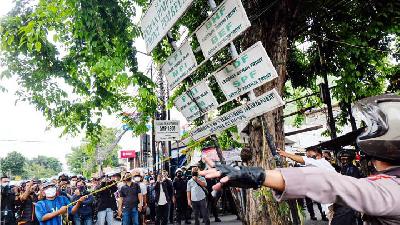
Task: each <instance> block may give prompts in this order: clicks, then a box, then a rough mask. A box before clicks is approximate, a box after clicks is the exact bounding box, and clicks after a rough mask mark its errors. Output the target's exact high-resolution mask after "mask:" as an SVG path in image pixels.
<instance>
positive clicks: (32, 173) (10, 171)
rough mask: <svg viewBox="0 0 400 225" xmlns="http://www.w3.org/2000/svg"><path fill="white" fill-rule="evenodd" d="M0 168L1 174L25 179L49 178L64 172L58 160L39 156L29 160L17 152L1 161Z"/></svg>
mask: <svg viewBox="0 0 400 225" xmlns="http://www.w3.org/2000/svg"><path fill="white" fill-rule="evenodd" d="M0 167H1V173H5V174H7V175H11V176H21V177H22V178H23V179H32V178H49V177H51V176H54V175H57V174H58V173H59V172H61V171H62V164H61V162H60V161H58V159H56V158H53V157H47V156H41V155H39V156H38V157H36V158H33V159H31V160H28V159H26V158H25V157H24V156H23V155H22V154H21V153H18V152H15V151H13V152H10V153H8V154H7V156H6V157H4V158H2V159H0Z"/></svg>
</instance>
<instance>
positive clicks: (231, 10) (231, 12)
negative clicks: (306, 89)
mask: <svg viewBox="0 0 400 225" xmlns="http://www.w3.org/2000/svg"><path fill="white" fill-rule="evenodd" d="M250 26H251V24H250V21H249V19H248V18H247V14H246V11H245V10H244V8H243V5H242V2H241V0H225V1H224V2H222V3H221V5H220V6H219V7H218V8H217V10H216V11H215V12H214V14H213V15H212V16H211V17H210V18H208V19H207V20H206V21H205V22H204V23H203V24H202V25H200V27H199V28H198V29H197V31H196V37H197V40H198V41H199V43H200V47H201V50H202V51H203V55H204V57H205V58H206V59H209V58H211V57H212V56H213V55H214V54H215V53H217V52H218V51H219V50H221V49H222V48H223V47H225V46H226V45H227V44H228V43H229V42H231V41H233V40H234V39H235V38H236V37H237V36H239V35H240V34H241V33H242V32H243V31H245V30H246V29H247V28H249V27H250Z"/></svg>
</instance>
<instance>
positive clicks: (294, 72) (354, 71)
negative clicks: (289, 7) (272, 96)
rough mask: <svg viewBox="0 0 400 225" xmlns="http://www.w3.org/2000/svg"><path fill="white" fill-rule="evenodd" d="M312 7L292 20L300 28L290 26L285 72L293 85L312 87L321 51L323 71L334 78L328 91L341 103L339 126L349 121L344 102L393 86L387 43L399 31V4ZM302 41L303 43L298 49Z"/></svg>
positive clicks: (392, 54) (319, 73)
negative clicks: (314, 9)
mask: <svg viewBox="0 0 400 225" xmlns="http://www.w3.org/2000/svg"><path fill="white" fill-rule="evenodd" d="M315 4H319V3H318V2H316V3H315ZM321 4H322V3H321ZM315 6H316V5H314V8H316V9H318V11H312V10H311V13H309V14H303V15H301V16H299V18H298V20H297V21H296V23H298V24H299V27H301V26H303V28H304V27H306V29H303V30H300V31H301V32H299V30H298V29H292V31H293V32H292V34H291V35H290V36H291V38H290V39H291V42H290V45H289V46H290V49H289V59H288V65H287V68H288V77H289V79H290V81H291V83H292V84H293V86H294V87H296V88H297V87H305V88H311V89H313V90H315V88H313V87H312V86H313V85H315V83H316V81H317V78H318V77H321V76H322V74H323V68H322V66H321V58H320V56H322V57H323V58H324V59H325V60H324V61H323V62H324V63H325V65H326V72H327V74H328V75H329V76H331V77H335V81H334V82H333V84H332V85H331V86H333V85H335V88H333V89H332V95H333V97H334V98H335V99H336V100H337V101H338V102H339V106H340V108H341V114H340V115H339V116H338V118H337V122H338V125H339V126H343V125H344V124H346V123H348V122H349V111H348V104H351V103H352V102H354V101H355V100H358V99H361V98H364V97H367V96H373V95H378V94H381V93H383V92H386V91H391V92H395V91H398V90H399V86H398V85H397V87H396V82H394V84H395V85H389V87H387V83H388V80H390V78H394V77H396V75H395V74H396V73H395V72H394V70H395V69H393V65H391V64H390V63H389V59H390V57H395V56H396V55H398V52H399V49H398V48H397V49H393V48H391V44H392V43H393V42H395V41H397V37H398V36H399V34H400V25H399V22H398V21H396V19H395V18H398V17H399V15H400V12H399V10H398V9H399V7H400V5H399V2H398V1H369V2H368V3H365V2H364V1H351V2H346V3H340V2H339V3H337V4H332V5H329V6H324V7H315ZM308 7H309V6H308V5H307V4H304V5H302V7H300V10H302V9H304V10H310V8H308ZM306 21H309V22H308V24H307V25H306V26H304V25H300V23H303V22H306ZM296 26H297V25H296ZM302 43H303V46H304V43H306V44H308V45H309V47H308V48H307V49H306V50H301V49H300V47H299V46H300V44H302ZM318 43H320V46H318ZM388 78H389V79H388ZM393 80H396V78H394V79H393ZM391 84H393V82H391ZM305 94H306V93H303V95H305ZM295 97H296V96H293V98H295Z"/></svg>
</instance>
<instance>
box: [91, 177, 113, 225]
mask: <svg viewBox="0 0 400 225" xmlns="http://www.w3.org/2000/svg"><path fill="white" fill-rule="evenodd" d="M93 181H94V183H95V185H96V187H95V189H96V190H98V189H100V188H103V187H105V186H108V185H110V184H111V183H112V182H111V181H107V180H106V178H103V180H101V183H99V179H98V178H94V180H93ZM116 191H118V188H117V185H113V186H111V187H110V188H107V189H105V190H103V191H100V192H98V193H96V195H95V197H96V200H97V204H96V207H97V224H98V225H105V224H106V221H107V224H108V225H109V224H114V222H113V221H114V211H116V210H117V202H116V199H115V197H114V193H115V192H116Z"/></svg>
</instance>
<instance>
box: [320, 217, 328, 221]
mask: <svg viewBox="0 0 400 225" xmlns="http://www.w3.org/2000/svg"><path fill="white" fill-rule="evenodd" d="M321 220H322V221H329V220H328V218H326V216H323V217H322V219H321Z"/></svg>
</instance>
